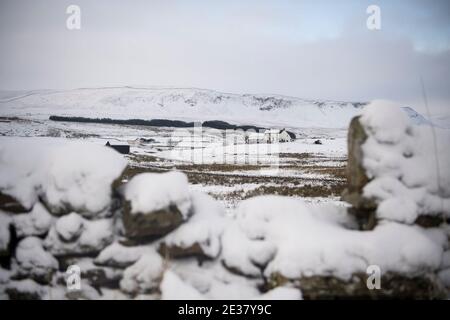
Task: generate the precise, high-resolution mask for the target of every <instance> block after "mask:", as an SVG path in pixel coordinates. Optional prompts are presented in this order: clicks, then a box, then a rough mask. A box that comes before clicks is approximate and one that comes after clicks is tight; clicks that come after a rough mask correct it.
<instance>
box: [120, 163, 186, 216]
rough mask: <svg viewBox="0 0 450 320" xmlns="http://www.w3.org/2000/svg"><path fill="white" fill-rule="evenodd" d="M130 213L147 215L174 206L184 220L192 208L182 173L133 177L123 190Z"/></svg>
mask: <svg viewBox="0 0 450 320" xmlns="http://www.w3.org/2000/svg"><path fill="white" fill-rule="evenodd" d="M124 197H125V200H127V201H130V203H131V213H132V214H133V213H148V212H153V211H157V210H161V209H164V208H167V207H169V206H171V205H176V206H177V208H178V210H180V212H181V214H182V215H183V217H184V218H187V217H188V215H189V211H190V208H191V206H192V203H191V198H190V196H189V183H188V180H187V177H186V175H185V174H184V173H181V172H177V171H171V172H167V173H160V174H156V173H143V174H139V175H137V176H135V177H133V178H132V179H131V180H130V182H129V183H128V184H127V185H126V187H125V190H124Z"/></svg>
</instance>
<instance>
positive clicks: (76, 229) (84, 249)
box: [44, 213, 114, 256]
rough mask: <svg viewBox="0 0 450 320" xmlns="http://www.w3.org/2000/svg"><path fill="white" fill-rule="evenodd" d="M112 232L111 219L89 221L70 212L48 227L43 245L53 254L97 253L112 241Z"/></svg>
mask: <svg viewBox="0 0 450 320" xmlns="http://www.w3.org/2000/svg"><path fill="white" fill-rule="evenodd" d="M113 232H114V229H113V221H112V219H99V220H92V221H91V220H87V219H84V218H82V217H81V216H79V215H78V214H76V213H71V214H69V215H66V216H63V217H61V218H59V219H58V220H57V221H56V223H55V224H54V225H53V226H52V227H51V228H50V231H49V233H48V235H47V237H46V238H45V241H44V246H45V247H46V248H47V250H49V251H50V252H51V253H52V254H53V255H55V256H61V255H77V254H92V253H97V252H99V251H101V250H102V249H103V248H105V247H106V246H107V245H109V244H110V243H111V242H112V241H113V238H114V233H113ZM66 239H67V240H66Z"/></svg>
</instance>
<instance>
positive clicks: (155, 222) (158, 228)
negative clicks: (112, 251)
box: [123, 205, 184, 242]
mask: <svg viewBox="0 0 450 320" xmlns="http://www.w3.org/2000/svg"><path fill="white" fill-rule="evenodd" d="M183 221H184V219H183V216H182V214H181V212H180V211H179V210H178V208H177V206H175V205H170V206H169V207H167V208H164V209H161V210H156V211H152V212H146V213H135V214H132V213H131V210H130V206H129V205H125V206H124V214H123V225H124V227H125V230H126V231H125V234H126V236H127V237H128V238H131V239H133V240H138V241H142V242H147V241H152V240H154V239H156V238H159V237H161V236H164V235H166V234H168V233H169V232H171V231H172V230H174V229H176V228H177V227H178V226H179V225H181V224H182V223H183Z"/></svg>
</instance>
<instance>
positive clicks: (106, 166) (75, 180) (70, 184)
mask: <svg viewBox="0 0 450 320" xmlns="http://www.w3.org/2000/svg"><path fill="white" fill-rule="evenodd" d="M125 166H126V160H125V159H124V158H123V157H122V156H121V155H120V154H118V153H117V152H115V151H114V150H112V149H111V148H105V147H102V146H99V145H95V144H90V143H85V142H67V141H64V140H59V139H26V138H22V139H21V138H14V139H6V138H2V139H0V192H2V193H4V194H7V195H9V196H12V197H14V198H15V199H16V200H17V201H19V202H20V203H21V204H22V205H23V206H24V207H26V208H29V209H31V208H32V207H33V205H34V204H35V203H36V202H37V200H38V198H42V199H43V200H44V202H45V203H46V205H47V206H48V207H49V208H50V209H51V210H52V211H54V212H55V213H61V212H64V211H69V212H70V211H77V212H79V213H83V214H85V215H93V214H97V213H99V212H102V211H104V210H106V209H107V208H108V205H109V203H110V199H111V184H112V182H113V181H114V180H115V179H117V178H118V177H119V176H120V174H121V173H122V171H123V169H124V168H125Z"/></svg>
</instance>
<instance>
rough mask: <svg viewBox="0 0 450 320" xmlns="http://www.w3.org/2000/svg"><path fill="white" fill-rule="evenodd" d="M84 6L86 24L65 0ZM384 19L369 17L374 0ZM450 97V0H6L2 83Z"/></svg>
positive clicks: (1, 24) (0, 38)
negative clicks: (71, 19) (72, 23)
mask: <svg viewBox="0 0 450 320" xmlns="http://www.w3.org/2000/svg"><path fill="white" fill-rule="evenodd" d="M70 4H76V5H79V7H80V8H81V29H80V30H72V31H70V30H68V29H67V28H66V19H67V17H68V15H67V14H66V8H67V6H68V5H70ZM370 4H376V5H378V6H379V7H380V8H381V30H379V31H370V30H368V29H367V27H366V19H367V17H368V14H367V13H366V9H367V7H368V5H370ZM420 76H422V77H423V78H424V81H425V85H426V88H427V93H428V96H429V97H430V100H431V101H432V103H433V104H434V105H436V106H437V105H440V106H441V107H442V106H445V105H447V106H450V90H449V88H450V1H448V0H442V1H440V0H395V1H376V0H371V1H366V0H347V1H345V0H342V1H332V0H330V1H320V0H319V1H318V0H314V1H301V0H297V1H295V0H292V1H287V0H286V1H284V0H272V1H265V0H250V1H245V0H239V1H235V0H216V1H212V0H208V1H207V0H205V1H194V0H192V1H190V0H180V1H171V0H160V1H159V0H155V1H152V0H147V1H144V0H142V1H139V0H127V1H125V0H122V1H118V0H87V1H84V0H72V1H65V0H28V1H24V0H0V88H1V89H8V90H9V89H44V88H48V89H64V88H78V87H98V86H121V85H141V86H155V85H157V86H182V87H199V88H209V89H216V90H219V91H226V92H235V93H276V94H285V95H292V96H298V97H304V98H320V99H333V100H371V99H375V98H384V99H393V100H398V101H405V102H414V103H418V101H421V90H420V82H419V78H420Z"/></svg>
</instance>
